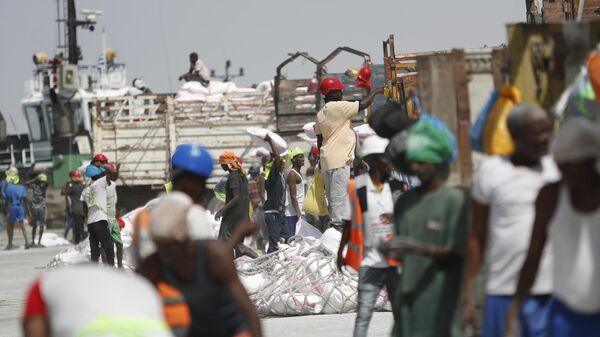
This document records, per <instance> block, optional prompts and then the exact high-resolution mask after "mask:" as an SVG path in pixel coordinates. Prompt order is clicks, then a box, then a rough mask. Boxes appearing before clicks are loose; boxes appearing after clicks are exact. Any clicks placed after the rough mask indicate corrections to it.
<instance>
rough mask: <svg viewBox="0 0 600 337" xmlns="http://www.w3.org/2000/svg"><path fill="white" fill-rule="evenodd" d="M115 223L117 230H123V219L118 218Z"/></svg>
mask: <svg viewBox="0 0 600 337" xmlns="http://www.w3.org/2000/svg"><path fill="white" fill-rule="evenodd" d="M117 222H118V223H119V228H121V229H123V228H125V221H123V219H121V218H118V219H117Z"/></svg>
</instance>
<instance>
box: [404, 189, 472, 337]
mask: <svg viewBox="0 0 600 337" xmlns="http://www.w3.org/2000/svg"><path fill="white" fill-rule="evenodd" d="M467 200H468V199H467V195H466V193H465V192H464V191H462V190H460V189H457V188H453V187H441V188H439V189H437V190H435V191H433V192H429V193H426V194H422V193H420V192H417V191H415V190H412V191H410V192H408V193H405V194H403V195H402V196H400V198H399V199H398V201H397V202H396V206H395V209H394V223H395V227H396V228H395V231H396V234H397V235H398V236H399V237H405V238H409V239H412V240H415V241H418V242H421V243H424V244H426V245H436V246H445V247H448V248H450V249H451V250H452V251H454V252H455V253H456V254H458V255H459V256H461V257H462V256H464V254H465V250H466V242H467V230H468V218H467V214H468V213H467ZM463 265H464V260H463V259H462V258H461V259H457V260H453V262H450V263H448V262H446V263H445V264H444V263H440V262H439V261H436V260H435V259H433V258H431V257H428V256H424V255H419V254H409V255H406V256H405V257H404V258H403V260H402V277H401V285H400V286H401V287H400V289H401V291H400V292H399V294H398V296H399V298H397V299H396V300H397V303H399V306H400V313H399V315H400V317H399V320H398V321H397V322H396V325H395V326H394V336H396V337H399V336H400V337H449V336H452V337H455V336H461V335H462V333H461V330H460V327H459V324H458V319H457V318H458V317H457V316H458V315H457V311H458V310H457V306H458V300H459V295H460V290H461V279H462V274H463Z"/></svg>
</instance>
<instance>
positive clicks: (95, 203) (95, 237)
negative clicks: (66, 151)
mask: <svg viewBox="0 0 600 337" xmlns="http://www.w3.org/2000/svg"><path fill="white" fill-rule="evenodd" d="M94 161H95V160H94ZM85 176H86V177H87V178H88V179H90V181H89V182H88V183H87V184H86V185H87V186H86V188H85V189H84V190H83V192H82V193H81V201H83V212H84V214H86V215H87V220H86V224H87V227H88V232H89V238H90V252H91V255H92V257H91V260H92V262H96V263H97V262H98V261H99V259H100V247H102V250H103V251H104V254H106V260H105V261H104V262H106V264H108V265H109V266H114V265H115V252H114V245H113V240H112V237H111V235H110V230H109V228H108V215H107V205H108V203H107V192H106V189H107V188H108V186H109V185H110V184H111V181H114V180H115V179H116V167H115V166H114V165H111V164H108V162H105V163H102V164H101V165H95V163H92V164H90V165H88V166H87V167H86V169H85Z"/></svg>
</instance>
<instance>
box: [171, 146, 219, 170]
mask: <svg viewBox="0 0 600 337" xmlns="http://www.w3.org/2000/svg"><path fill="white" fill-rule="evenodd" d="M171 166H172V167H173V168H178V169H181V170H184V171H187V172H190V173H193V174H195V175H198V176H201V177H207V178H208V177H210V174H211V173H212V169H213V160H212V158H211V156H210V153H209V152H208V150H206V148H204V146H202V145H199V144H181V145H179V146H178V147H177V149H175V153H174V154H173V157H172V158H171Z"/></svg>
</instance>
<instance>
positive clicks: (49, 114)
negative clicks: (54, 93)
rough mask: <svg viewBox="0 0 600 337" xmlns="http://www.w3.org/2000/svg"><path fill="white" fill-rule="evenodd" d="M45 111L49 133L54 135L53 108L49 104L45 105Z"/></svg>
mask: <svg viewBox="0 0 600 337" xmlns="http://www.w3.org/2000/svg"><path fill="white" fill-rule="evenodd" d="M46 112H47V113H48V123H49V124H50V134H51V135H54V118H55V116H54V108H53V107H52V105H51V104H48V105H46Z"/></svg>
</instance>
